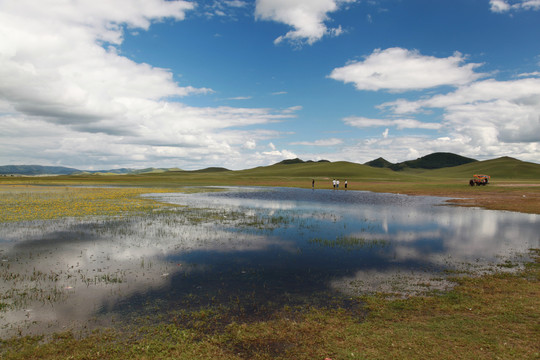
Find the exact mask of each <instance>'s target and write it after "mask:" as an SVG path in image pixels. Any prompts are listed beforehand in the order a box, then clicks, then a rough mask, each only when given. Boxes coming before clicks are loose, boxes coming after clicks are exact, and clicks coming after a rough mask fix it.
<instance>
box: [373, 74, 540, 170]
mask: <svg viewBox="0 0 540 360" xmlns="http://www.w3.org/2000/svg"><path fill="white" fill-rule="evenodd" d="M381 107H383V108H388V109H390V110H392V111H393V112H394V113H396V114H404V113H411V112H421V111H425V110H426V109H429V108H438V109H442V110H443V125H444V126H445V128H447V129H449V130H450V134H449V135H450V136H451V138H452V139H459V140H460V141H461V142H462V143H463V146H462V151H461V152H464V151H465V152H468V153H469V154H471V155H474V154H491V155H500V156H502V155H511V156H521V157H520V158H522V159H528V160H533V161H537V159H538V157H539V156H540V152H539V151H540V146H539V144H540V79H538V78H526V79H519V80H512V81H496V80H493V79H489V80H484V81H478V82H475V83H472V84H469V85H466V86H462V87H460V88H458V89H457V90H455V91H454V92H451V93H448V94H440V95H434V96H432V97H429V98H424V99H420V100H417V101H407V100H403V99H401V100H398V101H395V102H391V103H386V104H383V105H382V106H381ZM463 150H464V151H463Z"/></svg>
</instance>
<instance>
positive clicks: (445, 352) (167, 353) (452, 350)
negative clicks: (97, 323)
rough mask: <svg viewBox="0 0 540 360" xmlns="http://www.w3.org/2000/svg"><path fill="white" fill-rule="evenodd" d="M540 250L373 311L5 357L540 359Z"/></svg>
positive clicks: (200, 319)
mask: <svg viewBox="0 0 540 360" xmlns="http://www.w3.org/2000/svg"><path fill="white" fill-rule="evenodd" d="M539 256H540V251H539V250H536V251H535V261H534V262H532V263H530V264H527V266H526V268H525V270H524V271H522V272H520V273H518V274H506V273H499V274H494V275H489V276H484V277H479V278H461V279H457V281H458V282H459V285H458V286H457V287H456V288H455V289H454V290H452V291H450V292H448V293H442V294H435V295H434V296H429V297H412V298H408V299H397V300H388V299H387V298H385V296H383V295H378V296H371V297H366V298H365V299H364V301H365V312H362V313H354V312H351V311H350V309H322V308H314V307H313V308H310V309H305V311H303V312H294V311H292V310H291V309H289V308H287V307H285V308H283V309H282V310H281V312H280V313H278V314H274V316H273V317H272V318H271V319H269V320H267V321H253V322H244V323H240V322H232V323H229V324H223V325H222V326H216V325H215V324H216V322H215V321H216V320H217V318H216V316H217V315H215V314H214V315H213V314H212V313H208V312H204V311H203V312H200V313H199V314H193V315H191V316H192V319H191V320H192V321H190V322H189V324H190V326H186V325H185V324H186V322H175V319H173V320H171V321H170V322H168V323H165V324H161V325H154V326H144V325H141V326H137V327H134V328H130V329H124V330H103V331H98V332H95V333H94V334H92V335H90V336H88V337H85V338H82V339H76V338H75V337H73V335H71V334H70V333H64V334H58V335H56V336H55V337H54V338H53V339H52V340H49V341H45V342H44V341H43V338H42V337H33V338H32V337H25V338H16V339H12V340H8V341H3V342H1V343H0V345H2V346H1V349H2V350H0V355H1V357H2V358H3V359H60V358H61V359H128V358H134V359H156V358H159V359H194V360H197V359H216V358H219V359H325V358H331V359H333V360H337V359H424V358H437V359H538V358H539V357H540V342H538V339H539V338H540V325H539V324H540V311H539V309H540V283H539V281H540V261H539Z"/></svg>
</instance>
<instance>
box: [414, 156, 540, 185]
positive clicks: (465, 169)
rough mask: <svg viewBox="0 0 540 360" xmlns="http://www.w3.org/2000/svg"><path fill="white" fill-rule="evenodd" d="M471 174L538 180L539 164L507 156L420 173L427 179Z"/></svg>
mask: <svg viewBox="0 0 540 360" xmlns="http://www.w3.org/2000/svg"><path fill="white" fill-rule="evenodd" d="M473 174H486V175H490V176H491V177H492V178H495V179H537V180H538V179H540V164H535V163H531V162H526V161H521V160H518V159H514V158H511V157H508V156H505V157H501V158H497V159H492V160H485V161H477V162H474V163H469V164H464V165H460V166H456V167H452V168H444V169H436V170H431V171H426V172H423V173H422V176H427V177H448V178H470V177H472V175H473Z"/></svg>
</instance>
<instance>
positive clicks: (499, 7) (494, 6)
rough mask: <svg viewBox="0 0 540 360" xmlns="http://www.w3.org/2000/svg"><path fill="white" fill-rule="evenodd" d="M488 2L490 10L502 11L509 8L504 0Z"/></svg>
mask: <svg viewBox="0 0 540 360" xmlns="http://www.w3.org/2000/svg"><path fill="white" fill-rule="evenodd" d="M489 4H490V5H491V8H490V9H491V11H493V12H497V13H502V12H506V11H508V10H510V4H508V3H507V2H506V1H505V0H490V1H489Z"/></svg>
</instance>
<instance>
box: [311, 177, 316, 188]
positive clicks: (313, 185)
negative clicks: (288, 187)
mask: <svg viewBox="0 0 540 360" xmlns="http://www.w3.org/2000/svg"><path fill="white" fill-rule="evenodd" d="M311 188H312V189H315V179H311Z"/></svg>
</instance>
